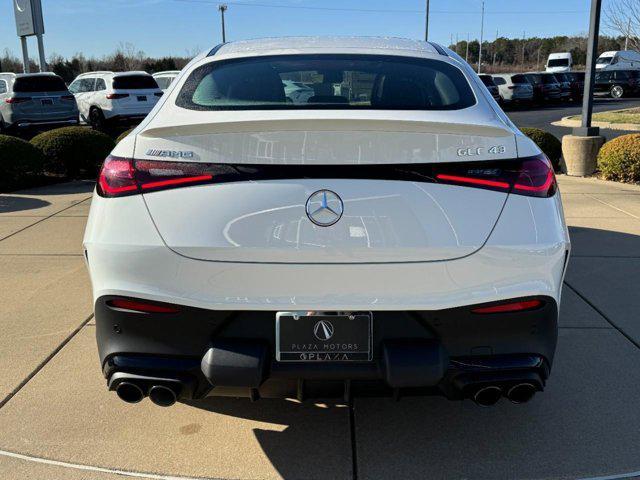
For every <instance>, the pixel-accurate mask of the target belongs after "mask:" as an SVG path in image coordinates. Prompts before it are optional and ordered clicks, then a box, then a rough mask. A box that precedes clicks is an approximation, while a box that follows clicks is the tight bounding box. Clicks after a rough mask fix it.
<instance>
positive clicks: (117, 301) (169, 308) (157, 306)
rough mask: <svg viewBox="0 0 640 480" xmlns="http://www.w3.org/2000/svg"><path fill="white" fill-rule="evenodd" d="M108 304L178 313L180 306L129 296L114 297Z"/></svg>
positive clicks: (129, 308)
mask: <svg viewBox="0 0 640 480" xmlns="http://www.w3.org/2000/svg"><path fill="white" fill-rule="evenodd" d="M107 305H109V306H110V307H112V308H121V309H123V310H131V311H134V312H140V313H178V311H179V309H178V307H175V306H174V305H169V304H166V303H155V302H148V301H146V300H132V299H128V298H114V299H113V300H108V301H107Z"/></svg>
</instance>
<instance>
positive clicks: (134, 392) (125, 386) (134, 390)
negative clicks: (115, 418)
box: [116, 382, 144, 403]
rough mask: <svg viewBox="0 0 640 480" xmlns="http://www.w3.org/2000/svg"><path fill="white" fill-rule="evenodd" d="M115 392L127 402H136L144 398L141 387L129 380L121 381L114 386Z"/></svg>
mask: <svg viewBox="0 0 640 480" xmlns="http://www.w3.org/2000/svg"><path fill="white" fill-rule="evenodd" d="M116 394H117V395H118V397H120V400H123V401H125V402H127V403H138V402H140V401H142V399H143V398H144V392H143V391H142V389H141V388H140V387H139V386H138V385H136V384H135V383H131V382H121V383H119V384H118V386H117V387H116Z"/></svg>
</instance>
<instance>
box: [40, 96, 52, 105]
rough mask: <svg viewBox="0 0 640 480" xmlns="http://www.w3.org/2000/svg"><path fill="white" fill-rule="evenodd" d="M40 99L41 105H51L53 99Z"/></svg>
mask: <svg viewBox="0 0 640 480" xmlns="http://www.w3.org/2000/svg"><path fill="white" fill-rule="evenodd" d="M40 101H41V102H42V105H53V99H51V98H43V99H42V100H40Z"/></svg>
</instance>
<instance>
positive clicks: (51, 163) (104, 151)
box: [31, 127, 115, 177]
mask: <svg viewBox="0 0 640 480" xmlns="http://www.w3.org/2000/svg"><path fill="white" fill-rule="evenodd" d="M31 143H32V144H33V145H34V146H35V147H36V148H38V149H39V150H40V151H41V152H42V154H43V155H44V157H45V159H46V165H45V168H46V170H47V171H49V172H51V173H61V174H64V175H67V176H68V177H77V176H79V175H81V174H85V175H88V176H91V177H93V176H94V175H95V174H96V172H97V171H98V169H99V167H100V165H101V164H102V162H103V160H104V159H105V157H106V156H107V155H109V152H111V150H112V149H113V147H114V146H115V142H114V141H113V140H112V139H111V137H109V136H108V135H105V134H104V133H101V132H97V131H95V130H91V129H90V128H84V127H64V128H57V129H55V130H50V131H48V132H44V133H41V134H39V135H36V136H35V137H33V138H32V139H31Z"/></svg>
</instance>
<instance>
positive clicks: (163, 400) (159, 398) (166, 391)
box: [149, 385, 177, 407]
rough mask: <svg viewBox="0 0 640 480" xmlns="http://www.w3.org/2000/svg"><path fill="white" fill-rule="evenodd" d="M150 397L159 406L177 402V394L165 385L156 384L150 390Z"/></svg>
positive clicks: (168, 405)
mask: <svg viewBox="0 0 640 480" xmlns="http://www.w3.org/2000/svg"><path fill="white" fill-rule="evenodd" d="M149 399H150V400H151V401H152V402H153V403H154V404H156V405H158V406H159V407H170V406H171V405H173V404H174V403H176V400H177V395H176V392H174V391H173V390H172V389H171V388H169V387H165V386H164V385H154V386H153V387H151V389H150V390H149Z"/></svg>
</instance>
